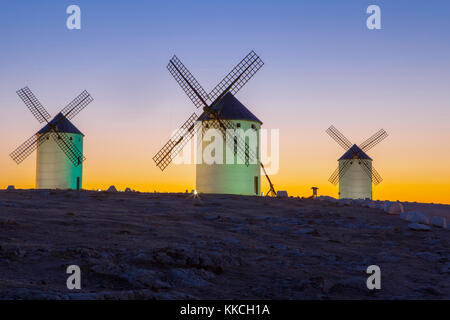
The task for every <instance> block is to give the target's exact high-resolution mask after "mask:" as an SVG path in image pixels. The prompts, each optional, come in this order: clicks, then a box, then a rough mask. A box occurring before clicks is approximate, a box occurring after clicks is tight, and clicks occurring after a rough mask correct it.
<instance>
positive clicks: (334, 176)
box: [328, 166, 339, 185]
mask: <svg viewBox="0 0 450 320" xmlns="http://www.w3.org/2000/svg"><path fill="white" fill-rule="evenodd" d="M328 181H330V182H331V183H332V184H334V185H336V184H337V183H338V182H339V166H338V167H337V168H336V170H334V172H333V173H332V174H331V176H330V178H328Z"/></svg>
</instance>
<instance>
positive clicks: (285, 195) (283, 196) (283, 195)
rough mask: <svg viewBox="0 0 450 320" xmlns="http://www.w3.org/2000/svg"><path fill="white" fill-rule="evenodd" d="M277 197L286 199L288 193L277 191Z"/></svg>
mask: <svg viewBox="0 0 450 320" xmlns="http://www.w3.org/2000/svg"><path fill="white" fill-rule="evenodd" d="M277 197H279V198H287V197H288V193H287V191H277Z"/></svg>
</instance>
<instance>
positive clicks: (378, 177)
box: [372, 166, 383, 185]
mask: <svg viewBox="0 0 450 320" xmlns="http://www.w3.org/2000/svg"><path fill="white" fill-rule="evenodd" d="M382 181H383V178H381V175H380V174H379V173H378V171H377V170H375V168H374V167H373V166H372V183H373V184H374V185H378V184H380V183H381V182H382Z"/></svg>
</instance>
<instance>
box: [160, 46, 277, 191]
mask: <svg viewBox="0 0 450 320" xmlns="http://www.w3.org/2000/svg"><path fill="white" fill-rule="evenodd" d="M263 65H264V63H263V61H262V60H261V59H260V58H259V56H258V55H257V54H256V53H255V52H254V51H251V52H250V53H249V54H248V55H247V56H246V57H245V58H244V59H243V60H242V61H241V62H239V63H238V64H237V66H236V67H235V68H234V69H233V70H232V71H231V72H230V73H229V74H228V75H227V76H226V77H225V78H224V79H223V80H222V81H221V82H220V83H219V84H218V85H217V86H216V87H215V88H214V89H213V90H212V91H211V92H210V93H209V94H208V93H206V91H205V90H204V89H203V88H202V86H201V85H200V84H199V83H198V81H197V80H196V79H195V77H194V76H193V75H192V74H191V73H190V72H189V70H188V69H187V68H186V67H185V66H184V65H183V63H182V62H181V61H180V60H179V59H178V58H177V57H176V56H173V58H172V59H170V61H169V64H168V66H167V69H168V70H169V72H170V73H171V74H172V76H173V77H174V78H175V80H176V81H177V82H178V84H179V85H180V86H181V88H182V89H183V91H184V92H185V93H186V94H187V96H188V97H189V99H190V100H191V101H192V102H193V103H194V105H195V106H196V107H197V108H202V113H201V115H200V116H198V115H197V114H196V113H193V114H192V115H191V116H190V117H189V118H188V119H187V120H186V122H185V123H184V124H183V125H182V126H181V127H180V129H179V130H177V131H176V132H175V134H174V135H173V136H172V138H171V139H170V140H169V141H168V142H167V143H166V144H165V145H164V146H163V147H162V148H161V150H160V151H159V152H158V153H157V154H156V155H155V156H154V157H153V160H154V161H155V163H156V165H157V166H158V167H159V168H160V169H161V170H162V171H164V169H165V168H166V167H167V166H168V165H169V164H170V163H171V162H172V160H173V158H174V157H175V156H176V155H177V154H178V153H179V152H180V151H181V150H182V149H183V147H184V146H185V145H186V144H187V143H188V142H189V141H190V140H191V139H192V138H193V137H194V136H195V135H196V134H197V133H198V132H199V131H200V129H202V130H201V131H200V133H201V134H203V133H204V132H205V131H206V130H208V129H210V128H214V129H216V130H218V131H220V133H221V134H222V137H223V138H224V141H225V144H226V146H227V147H228V148H229V149H228V150H233V151H234V156H235V158H237V159H239V160H240V161H241V163H242V164H204V163H201V164H197V166H196V184H197V191H198V192H202V193H229V194H248V195H259V194H260V168H262V170H263V172H264V174H265V176H266V178H267V180H268V182H269V185H270V189H269V191H268V192H267V195H269V196H275V195H276V192H275V189H274V186H273V184H272V182H271V180H270V178H269V176H268V175H267V172H266V170H265V168H264V165H263V164H262V163H261V161H260V157H259V150H260V148H259V129H260V126H261V124H262V122H261V121H260V120H259V119H258V118H256V116H254V115H253V114H252V113H251V112H250V111H249V110H248V109H247V108H246V107H245V106H244V105H243V104H242V103H241V102H239V101H238V100H237V99H236V98H235V96H234V95H235V94H236V93H237V92H238V91H239V90H240V89H242V87H243V86H244V85H245V84H246V83H247V82H248V81H249V80H250V79H251V78H252V77H253V76H254V75H255V73H256V72H257V71H258V70H259V69H260V68H261V67H262V66H263ZM249 128H251V129H252V130H254V131H255V133H256V134H257V137H258V138H257V146H249V143H247V142H246V138H245V137H244V138H243V137H242V136H241V134H240V133H238V132H242V131H243V130H247V129H249ZM239 129H242V130H239Z"/></svg>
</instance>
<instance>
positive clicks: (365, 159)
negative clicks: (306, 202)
mask: <svg viewBox="0 0 450 320" xmlns="http://www.w3.org/2000/svg"><path fill="white" fill-rule="evenodd" d="M326 132H327V133H328V134H329V135H330V137H331V138H333V139H334V140H335V141H336V142H337V143H338V144H339V145H340V146H341V147H342V148H344V150H345V151H346V152H345V153H344V155H343V156H342V157H340V158H339V160H338V162H339V165H338V167H337V169H336V170H335V171H334V172H333V174H332V175H331V177H330V179H329V181H330V182H331V183H332V184H334V185H336V184H337V183H338V182H339V199H372V183H373V184H374V185H378V184H379V183H381V181H382V180H383V179H382V178H381V176H380V175H379V173H378V172H377V171H376V170H375V168H374V167H373V165H372V158H370V157H369V156H368V155H367V154H366V152H367V151H368V150H370V149H372V148H373V147H374V146H375V145H377V144H378V143H380V142H381V141H382V140H384V139H385V138H386V137H387V136H388V134H387V133H386V131H384V130H383V129H381V130H380V131H378V132H377V133H375V134H374V135H373V136H371V137H370V138H368V139H367V140H366V141H364V142H363V143H361V144H360V145H359V146H357V145H356V144H352V143H351V142H350V141H349V140H348V139H347V138H346V137H345V136H344V135H343V134H342V133H340V132H339V131H338V130H337V129H336V128H335V127H334V126H331V127H329V128H328V129H327V131H326Z"/></svg>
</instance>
